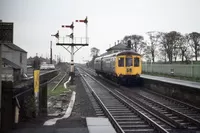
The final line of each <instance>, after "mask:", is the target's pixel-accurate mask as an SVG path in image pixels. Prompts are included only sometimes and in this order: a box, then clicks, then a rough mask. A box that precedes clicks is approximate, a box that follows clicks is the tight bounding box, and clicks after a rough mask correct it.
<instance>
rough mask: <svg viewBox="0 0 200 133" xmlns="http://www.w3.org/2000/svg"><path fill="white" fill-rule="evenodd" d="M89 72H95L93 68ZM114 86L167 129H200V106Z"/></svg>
mask: <svg viewBox="0 0 200 133" xmlns="http://www.w3.org/2000/svg"><path fill="white" fill-rule="evenodd" d="M89 72H90V73H91V74H94V71H92V70H89ZM114 88H115V89H117V90H116V93H117V94H118V95H119V96H122V97H124V99H126V100H127V101H130V102H132V103H134V105H136V106H135V108H138V109H139V110H140V111H141V112H142V113H144V114H145V115H147V116H148V117H149V118H151V119H152V120H154V121H155V122H156V123H158V124H159V125H160V126H161V127H163V128H164V129H166V130H167V131H169V132H195V133H196V132H197V131H200V108H198V107H195V106H193V105H190V104H188V103H184V102H182V101H179V100H176V99H173V98H170V97H167V96H164V95H161V94H158V93H155V92H153V91H150V90H147V89H141V88H140V89H134V91H133V90H130V88H126V87H122V88H125V89H126V90H125V91H124V89H122V88H120V89H119V88H116V87H114ZM124 95H126V96H128V97H129V98H127V97H126V96H124ZM134 105H133V106H134ZM142 108H143V109H142ZM141 109H142V110H141ZM145 109H146V111H145ZM147 110H148V111H149V112H148V111H147Z"/></svg>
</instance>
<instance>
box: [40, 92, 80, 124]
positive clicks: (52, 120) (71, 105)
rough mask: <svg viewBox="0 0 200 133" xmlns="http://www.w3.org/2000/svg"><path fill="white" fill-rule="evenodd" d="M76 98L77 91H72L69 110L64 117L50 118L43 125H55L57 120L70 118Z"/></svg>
mask: <svg viewBox="0 0 200 133" xmlns="http://www.w3.org/2000/svg"><path fill="white" fill-rule="evenodd" d="M75 99H76V92H75V91H73V92H72V96H71V100H70V103H69V106H68V108H67V110H66V112H65V115H64V116H63V117H61V118H53V119H49V120H47V121H45V122H44V124H43V125H44V126H50V125H54V124H55V123H56V122H57V120H61V119H64V118H65V119H66V118H68V117H69V116H70V115H71V113H72V109H73V106H74V103H75Z"/></svg>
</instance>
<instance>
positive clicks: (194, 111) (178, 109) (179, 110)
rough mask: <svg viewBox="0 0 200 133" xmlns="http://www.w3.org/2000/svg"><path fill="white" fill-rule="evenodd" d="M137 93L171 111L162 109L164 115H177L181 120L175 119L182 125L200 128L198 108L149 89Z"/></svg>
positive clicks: (199, 110) (199, 109) (159, 106)
mask: <svg viewBox="0 0 200 133" xmlns="http://www.w3.org/2000/svg"><path fill="white" fill-rule="evenodd" d="M137 94H138V96H139V97H141V98H142V99H144V100H147V101H149V102H151V103H153V104H154V105H157V107H158V108H163V110H168V111H170V112H171V113H166V112H165V111H164V113H165V115H171V114H172V115H173V116H172V118H173V117H175V116H177V115H178V116H179V117H182V120H181V119H178V118H177V121H182V122H183V124H182V125H184V126H185V127H186V128H189V129H197V128H199V129H200V108H198V107H195V106H192V105H190V104H187V103H184V102H181V101H178V100H176V99H173V98H169V97H166V96H163V95H160V94H158V93H154V92H151V91H143V90H140V91H138V92H137ZM178 116H177V117H178ZM184 122H185V124H184Z"/></svg>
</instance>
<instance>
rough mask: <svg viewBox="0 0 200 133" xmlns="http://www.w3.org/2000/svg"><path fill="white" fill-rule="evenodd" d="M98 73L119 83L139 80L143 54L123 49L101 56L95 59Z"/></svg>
mask: <svg viewBox="0 0 200 133" xmlns="http://www.w3.org/2000/svg"><path fill="white" fill-rule="evenodd" d="M94 68H95V71H96V73H97V74H98V75H99V74H101V75H103V76H105V77H108V78H110V79H112V80H114V81H116V82H118V83H120V84H121V83H127V84H129V83H131V82H134V81H137V80H138V79H139V77H140V74H141V71H142V65H141V55H140V54H138V53H136V52H133V51H129V50H126V51H122V52H118V53H113V54H109V55H105V56H100V57H98V58H96V59H95V61H94Z"/></svg>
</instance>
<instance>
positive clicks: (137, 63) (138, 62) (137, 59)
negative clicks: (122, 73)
mask: <svg viewBox="0 0 200 133" xmlns="http://www.w3.org/2000/svg"><path fill="white" fill-rule="evenodd" d="M133 69H134V71H133V75H136V74H141V71H142V70H141V60H140V57H139V56H134V57H133Z"/></svg>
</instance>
